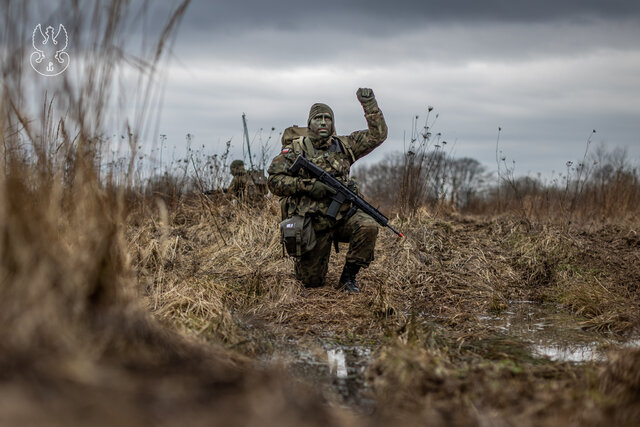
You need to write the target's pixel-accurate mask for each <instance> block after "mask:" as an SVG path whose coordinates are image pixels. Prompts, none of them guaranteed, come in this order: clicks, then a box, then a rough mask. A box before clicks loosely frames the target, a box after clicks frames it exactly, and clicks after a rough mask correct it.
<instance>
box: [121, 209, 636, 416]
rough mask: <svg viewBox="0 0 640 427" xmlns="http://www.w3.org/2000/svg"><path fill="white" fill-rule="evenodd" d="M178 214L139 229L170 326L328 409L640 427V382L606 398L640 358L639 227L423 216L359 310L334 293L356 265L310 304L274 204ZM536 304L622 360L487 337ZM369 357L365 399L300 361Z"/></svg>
mask: <svg viewBox="0 0 640 427" xmlns="http://www.w3.org/2000/svg"><path fill="white" fill-rule="evenodd" d="M207 203H208V202H207ZM163 206H164V205H163V204H162V203H160V204H159V205H156V206H150V207H149V211H147V212H146V213H145V214H144V215H142V216H140V217H137V216H135V215H134V216H133V217H132V218H136V219H135V221H133V222H135V225H130V226H129V228H128V236H129V239H128V240H129V245H130V246H129V247H130V251H131V253H132V254H133V259H134V260H135V262H134V264H135V265H137V268H136V270H137V272H138V280H139V285H138V286H139V287H140V289H141V290H144V291H143V297H144V300H145V301H146V303H147V306H148V308H149V309H150V310H151V311H152V312H153V314H154V316H155V317H157V318H159V319H160V320H162V321H163V322H164V323H165V324H167V325H170V327H171V328H173V329H175V330H178V331H180V332H181V333H183V334H187V335H189V336H192V337H193V338H194V339H196V340H198V341H201V342H206V343H215V344H216V345H220V346H223V347H225V348H226V349H229V350H231V351H233V352H234V353H237V354H241V355H242V356H244V357H246V358H247V359H248V360H251V361H253V363H257V364H258V365H261V366H271V365H272V364H273V363H275V362H273V361H277V363H282V364H284V368H285V372H287V373H286V375H292V373H293V375H295V376H296V377H298V378H301V380H302V381H303V382H306V383H307V384H309V383H310V384H309V385H311V387H314V388H316V389H318V386H319V389H320V391H321V395H322V401H325V402H328V403H330V407H336V406H337V407H340V408H344V407H346V408H348V409H349V410H350V411H354V412H355V413H356V414H359V416H360V417H361V419H362V421H363V422H365V423H375V422H384V421H387V420H389V419H391V420H396V421H398V420H402V422H406V423H416V425H421V424H422V423H424V422H429V423H434V424H442V425H450V424H456V425H467V424H472V425H473V424H479V425H484V424H486V423H490V424H496V423H497V424H499V425H502V424H505V425H539V424H541V423H543V424H550V425H561V424H567V423H569V424H571V423H573V424H576V425H578V424H580V425H583V424H592V425H598V424H600V423H602V422H604V420H607V419H610V417H611V416H612V415H611V414H615V417H618V418H617V420H618V421H620V422H622V423H625V422H632V420H633V419H634V418H633V416H635V415H637V411H638V406H637V405H635V404H634V403H631V402H632V401H633V397H632V396H633V395H634V393H636V392H637V385H638V384H637V378H635V379H634V378H632V377H633V375H634V374H632V373H631V372H628V374H629V375H631V377H628V378H624V379H623V378H621V377H616V378H617V380H619V381H622V382H623V383H624V384H625V385H622V384H616V386H614V388H615V387H617V388H616V389H617V390H618V393H619V396H618V395H616V396H617V397H616V396H614V395H612V394H610V393H608V392H605V390H608V389H612V386H611V385H607V383H608V382H609V381H610V380H609V378H611V375H612V374H611V372H612V370H616V369H618V368H616V367H615V366H616V365H615V364H616V363H618V364H620V363H637V362H633V361H634V360H636V361H637V359H638V357H640V352H639V351H638V350H637V349H628V348H625V347H624V346H623V345H621V344H618V343H622V342H624V341H625V339H627V338H628V337H629V336H631V335H632V334H633V333H634V331H637V327H638V322H639V321H640V315H639V314H638V313H640V311H639V307H638V305H639V303H640V295H639V294H638V292H640V291H639V290H638V287H637V284H638V283H639V281H638V279H639V274H640V270H639V269H638V267H637V261H638V238H637V235H636V230H637V228H636V227H637V226H636V225H634V224H620V225H617V226H602V227H595V228H594V227H586V226H585V227H584V228H581V227H578V226H574V227H573V228H570V229H567V228H565V227H559V226H557V227H554V226H553V225H549V224H545V225H536V224H531V223H530V222H528V221H523V220H520V219H518V218H509V217H494V218H481V217H471V216H462V215H458V214H447V215H440V216H434V215H433V214H430V213H429V212H428V211H426V210H422V211H419V212H418V213H417V214H416V215H415V216H414V217H412V218H410V219H406V220H404V221H401V220H400V219H396V221H397V223H396V224H395V225H397V227H399V228H401V229H402V230H403V232H404V233H405V235H406V236H407V237H406V239H404V240H398V239H397V238H396V237H395V236H394V235H393V234H392V233H385V232H382V233H381V234H380V239H379V246H378V249H377V252H376V260H375V262H374V263H373V264H372V265H371V267H370V268H369V269H367V270H364V271H363V272H362V273H361V281H360V283H361V285H362V292H361V293H360V294H357V295H351V294H346V293H344V292H341V291H339V290H336V289H334V288H333V287H332V286H331V284H332V283H333V284H335V283H337V279H338V276H339V271H340V269H341V266H342V263H343V258H342V257H343V256H344V255H343V252H344V251H341V253H340V254H338V255H336V254H334V255H333V258H332V262H331V265H330V270H329V276H328V283H329V285H327V286H325V287H323V288H320V289H308V290H307V289H304V288H303V287H301V286H300V284H298V283H297V282H296V281H295V279H294V277H293V273H292V262H291V260H290V259H288V258H285V257H283V256H282V248H281V246H280V244H279V241H278V232H277V227H276V225H277V223H278V214H279V213H277V204H276V203H275V201H273V200H269V201H268V202H267V203H266V205H265V206H264V207H263V208H260V209H255V208H251V207H249V206H242V205H239V204H233V203H229V202H225V201H219V202H215V203H212V206H211V208H210V209H204V208H203V206H202V201H201V200H199V199H193V200H185V202H184V203H183V204H180V205H178V207H177V209H175V210H174V211H171V212H169V211H167V210H166V208H164V207H163ZM211 212H214V213H215V214H216V221H218V225H217V226H216V225H214V221H213V220H214V218H212V217H211ZM522 301H526V303H527V304H531V305H533V306H536V307H544V310H546V311H548V312H549V313H552V314H557V315H562V316H563V317H562V319H563V320H562V322H566V323H560V322H558V323H556V324H554V325H552V326H553V327H554V328H557V329H559V330H562V329H563V328H567V329H572V328H578V329H581V330H584V331H588V332H589V333H591V334H592V335H591V336H592V338H593V339H597V340H600V341H601V344H600V346H601V347H603V349H602V353H603V354H604V353H606V352H607V351H609V352H611V355H610V356H609V358H608V359H600V360H587V361H585V362H584V363H579V364H574V363H569V362H566V361H563V360H557V361H556V360H550V359H548V358H545V357H542V356H539V355H535V354H533V353H532V350H531V342H530V338H531V337H530V336H527V335H526V334H524V335H521V334H518V333H517V332H515V331H509V330H506V331H501V330H496V329H493V328H490V327H487V324H486V323H483V321H482V319H483V318H485V317H487V316H494V317H496V318H500V316H503V315H504V313H508V312H509V311H510V310H512V309H513V307H514V306H517V305H518V303H519V302H522ZM567 339H568V338H567ZM560 340H562V337H561V338H560ZM567 344H570V343H567ZM354 347H357V348H361V349H367V350H368V352H367V356H365V357H364V358H363V360H360V361H359V362H361V364H362V365H363V369H364V370H363V372H362V374H361V377H358V374H354V378H352V380H353V381H352V382H353V384H341V383H340V382H339V381H338V380H336V379H335V378H334V379H331V377H330V376H327V375H326V373H325V374H324V375H321V374H318V373H317V372H316V373H314V372H307V371H305V370H304V369H299V365H300V360H296V357H297V358H298V359H301V358H302V357H301V356H300V355H301V354H305V353H311V354H314V356H315V358H314V360H319V361H321V362H323V361H324V363H328V362H327V356H326V349H327V348H354ZM604 347H607V349H606V350H604ZM283 354H288V355H289V356H290V357H289V359H287V358H283V357H282V355H283ZM291 354H293V356H291ZM283 360H285V361H283ZM603 360H609V362H604V361H603ZM269 361H271V362H269ZM357 362H358V361H355V363H357ZM349 387H351V388H354V387H355V388H356V390H355V391H354V390H348V389H349ZM345 389H347V390H346V391H345ZM634 390H635V391H634ZM625 393H628V394H629V395H626V394H625ZM623 395H624V396H623ZM363 396H364V397H363ZM363 401H364V402H366V404H364V403H363ZM623 401H624V403H623ZM372 411H373V412H372Z"/></svg>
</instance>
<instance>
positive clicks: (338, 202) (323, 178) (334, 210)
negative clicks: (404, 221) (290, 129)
mask: <svg viewBox="0 0 640 427" xmlns="http://www.w3.org/2000/svg"><path fill="white" fill-rule="evenodd" d="M301 168H304V169H305V170H306V171H307V172H309V173H310V174H311V175H313V177H314V178H316V179H317V180H318V181H320V182H322V183H323V184H326V185H328V186H329V187H331V188H332V189H333V190H334V191H335V192H336V194H335V195H333V196H331V204H330V205H329V209H327V216H329V217H331V218H335V217H336V215H338V210H340V207H341V206H342V205H343V204H344V203H347V202H349V203H351V206H352V208H357V209H360V210H361V211H362V212H364V213H366V214H367V215H369V216H370V217H371V218H373V219H374V220H375V221H376V222H377V223H378V224H380V225H381V226H383V227H389V228H390V229H391V231H393V232H394V233H396V234H397V235H398V236H399V237H404V236H403V235H402V233H400V232H399V231H398V230H396V229H395V228H393V227H392V226H391V225H389V219H388V218H387V217H386V216H384V215H382V213H380V211H379V210H378V209H376V208H374V207H373V206H371V205H370V204H369V203H367V201H366V200H364V199H363V198H361V197H360V196H358V195H357V194H356V193H354V192H353V191H351V190H350V189H349V187H347V186H346V185H344V184H343V183H341V182H340V181H338V180H337V179H335V178H334V177H333V176H331V175H330V174H329V173H328V172H327V171H325V170H323V169H322V168H320V167H318V166H316V165H315V164H313V163H311V162H310V161H309V160H307V159H306V158H304V157H303V156H298V158H297V159H296V161H295V162H294V163H293V165H291V167H290V168H289V172H291V173H294V174H295V173H298V171H299V170H300V169H301Z"/></svg>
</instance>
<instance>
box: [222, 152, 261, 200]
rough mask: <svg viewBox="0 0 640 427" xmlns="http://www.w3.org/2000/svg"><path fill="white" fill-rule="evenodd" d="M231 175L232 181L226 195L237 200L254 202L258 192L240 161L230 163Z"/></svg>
mask: <svg viewBox="0 0 640 427" xmlns="http://www.w3.org/2000/svg"><path fill="white" fill-rule="evenodd" d="M230 169H231V175H233V180H232V181H231V184H230V185H229V188H228V189H227V193H228V194H231V195H232V196H234V197H236V198H237V199H239V200H247V201H256V199H257V198H258V197H259V195H260V194H259V191H258V190H257V188H256V185H255V183H254V182H253V179H251V175H250V174H249V172H247V171H246V170H245V168H244V162H243V161H242V160H234V161H233V162H231V166H230Z"/></svg>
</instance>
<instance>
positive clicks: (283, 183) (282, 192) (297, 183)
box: [267, 147, 312, 197]
mask: <svg viewBox="0 0 640 427" xmlns="http://www.w3.org/2000/svg"><path fill="white" fill-rule="evenodd" d="M296 157H297V156H296V154H295V153H294V152H293V150H292V149H291V148H289V147H284V148H283V149H282V152H281V153H280V154H278V155H277V156H276V157H275V158H274V159H273V161H272V162H271V165H270V166H269V169H267V172H268V173H269V180H268V181H267V185H268V186H269V190H271V192H272V193H273V194H275V195H276V196H280V197H286V196H293V195H294V194H296V193H299V192H301V191H309V189H310V187H311V186H312V182H311V181H312V180H311V179H304V178H300V177H299V176H294V175H292V174H291V173H290V172H289V167H291V165H292V164H293V162H294V161H295V158H296Z"/></svg>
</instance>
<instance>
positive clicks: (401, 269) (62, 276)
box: [0, 0, 640, 426]
mask: <svg viewBox="0 0 640 427" xmlns="http://www.w3.org/2000/svg"><path fill="white" fill-rule="evenodd" d="M25 4H27V3H19V2H12V1H8V0H5V1H4V2H3V6H5V9H4V10H7V11H8V13H7V17H8V18H7V20H6V22H5V24H6V25H5V26H4V28H3V30H4V31H5V34H7V35H9V36H11V37H18V36H16V35H21V34H23V33H24V31H23V30H24V28H22V27H20V26H21V25H22V26H24V25H25V24H24V18H25V17H26V14H21V12H22V11H24V10H26V9H22V8H23V7H26V6H24V5H25ZM69 6H70V9H69V10H72V11H74V15H73V16H75V19H77V20H78V25H80V21H82V18H83V17H85V13H86V11H84V10H80V7H79V6H78V5H77V4H75V3H74V2H70V4H69ZM101 6H104V7H106V8H107V9H106V10H108V11H109V12H110V13H108V14H106V15H105V14H102V13H98V12H99V10H103V9H98V8H99V7H101ZM128 6H130V5H129V3H127V2H119V1H114V2H111V3H108V4H106V5H104V4H102V5H98V6H96V7H97V9H96V11H95V12H96V13H93V14H92V15H91V16H93V17H94V18H93V19H94V20H95V21H89V22H92V23H93V24H96V25H95V28H100V29H102V30H103V31H102V32H100V31H98V32H97V33H96V34H97V39H96V40H92V41H90V42H91V46H92V47H95V48H97V49H98V50H100V49H102V51H103V52H104V53H105V55H107V56H108V57H109V58H110V59H113V60H114V61H115V63H116V64H117V63H120V64H122V63H123V62H126V63H134V64H136V66H137V67H139V69H140V70H141V73H142V76H143V77H142V81H143V83H145V82H146V83H149V85H150V86H149V87H152V85H151V80H152V77H153V72H154V70H157V69H158V68H157V67H158V64H159V62H158V61H159V60H160V58H161V56H162V55H161V53H162V51H163V48H164V47H166V46H167V43H168V44H170V42H171V40H172V38H171V35H172V34H173V33H174V30H175V26H176V25H177V23H178V22H179V20H180V17H181V14H182V13H183V12H184V7H186V3H185V4H183V5H182V6H180V7H179V8H178V9H177V10H176V11H175V13H174V14H173V15H171V17H170V18H169V19H168V21H167V24H166V27H165V28H164V29H163V30H162V31H161V33H160V34H159V35H158V37H159V39H158V42H157V45H155V47H154V49H151V50H150V51H152V52H154V55H155V56H153V57H152V58H145V60H141V58H136V57H132V56H127V54H126V50H123V48H124V47H125V46H114V43H116V42H117V40H115V39H114V38H113V35H114V34H115V33H116V32H117V30H118V29H119V28H120V24H121V23H122V21H121V19H124V18H126V17H127V16H131V15H132V13H130V12H131V11H130V10H129V9H127V7H128ZM10 17H14V18H16V19H9V18H10ZM20 17H22V18H23V19H22V20H21V19H17V18H20ZM11 37H8V38H7V39H10V38H11ZM9 41H11V40H9ZM17 45H19V43H18V44H17ZM121 48H122V49H121ZM80 50H81V49H79V51H80ZM0 53H1V54H2V55H4V56H3V57H2V59H3V61H2V62H0V64H1V65H0V67H1V70H2V76H3V79H4V80H3V85H2V86H0V129H1V130H2V134H1V137H2V145H1V154H2V163H1V164H0V297H1V298H0V372H1V374H0V424H2V425H65V426H69V425H71V426H73V425H123V426H138V425H168V426H169V425H185V424H188V425H195V426H198V425H203V426H204V425H278V426H281V425H284V426H287V425H296V426H299V425H302V426H305V425H309V426H311V425H323V426H325V425H335V426H340V425H387V424H389V423H391V422H393V423H396V424H398V423H403V424H406V425H424V424H435V425H487V424H497V425H540V424H545V425H567V424H569V425H602V424H604V423H606V422H611V421H613V422H616V423H619V424H633V422H634V421H635V420H637V418H638V405H637V401H638V375H637V372H638V371H639V369H638V363H639V360H640V358H639V353H638V351H637V349H633V348H625V347H624V345H623V344H622V343H621V342H622V341H623V340H624V339H625V338H627V337H629V336H633V333H637V328H638V323H639V321H640V317H639V316H640V314H639V313H640V307H639V305H640V298H639V295H638V293H639V292H640V289H639V288H638V283H640V270H639V268H638V265H639V264H638V261H639V260H638V245H639V239H638V236H637V221H636V222H634V221H626V220H623V219H620V218H618V220H617V221H616V222H615V223H613V224H612V223H605V222H593V221H592V219H593V218H591V219H590V220H589V221H590V222H586V221H585V222H584V223H578V222H576V221H573V222H572V223H571V224H569V223H568V222H567V221H562V222H559V223H553V222H552V221H548V220H545V221H539V220H536V217H535V216H532V215H513V216H506V215H501V216H499V215H492V216H489V217H482V216H469V215H460V214H457V213H455V210H453V209H441V208H443V206H444V205H443V204H441V205H438V206H439V209H437V212H439V213H437V214H436V213H434V210H429V209H425V208H424V207H423V206H422V205H421V204H417V205H416V206H413V207H414V208H415V209H412V210H411V209H410V210H409V211H407V212H405V216H404V217H402V218H400V217H397V218H395V219H394V220H393V222H394V225H395V226H396V227H397V228H399V229H401V230H402V231H403V232H404V234H405V235H406V236H407V237H406V239H403V240H398V239H397V238H396V237H395V236H394V235H392V234H391V233H387V232H385V231H382V232H381V233H380V238H379V244H378V248H377V252H376V260H375V262H374V263H373V264H372V265H371V267H370V268H368V269H366V270H364V271H363V272H362V273H361V274H360V276H359V280H360V284H361V288H362V292H361V293H360V294H356V295H350V294H345V293H344V292H340V291H338V290H336V289H334V288H333V287H332V286H331V285H332V284H335V283H337V281H338V276H339V272H340V269H341V267H342V264H343V260H344V255H345V254H344V252H345V251H346V247H344V246H343V248H342V249H345V250H343V251H341V253H340V254H338V255H333V259H332V262H331V265H330V269H329V277H328V282H329V285H328V286H325V287H323V288H320V289H310V290H306V289H304V288H302V287H301V286H300V284H299V283H297V282H296V281H295V280H294V278H293V274H292V268H293V265H292V261H291V260H290V259H287V258H285V257H283V256H282V247H281V246H280V243H279V236H278V231H277V226H276V225H277V222H278V216H279V214H278V212H279V209H278V205H277V201H276V200H273V199H268V200H267V201H266V202H265V203H264V204H263V205H261V206H257V207H256V206H244V205H242V204H241V203H237V202H235V203H234V202H233V201H231V200H228V199H227V198H225V197H223V196H221V195H220V194H213V195H210V196H204V195H203V194H184V193H182V192H181V191H174V190H176V188H177V187H176V186H177V184H175V183H173V184H172V180H171V179H167V180H166V181H162V182H161V183H158V182H156V183H155V184H154V185H156V187H153V188H154V189H155V190H154V191H159V190H160V189H161V188H164V189H165V190H167V191H165V192H164V194H161V195H157V194H155V193H153V191H151V190H150V191H142V190H144V188H143V189H142V190H141V189H140V188H139V187H136V185H134V181H135V179H134V178H135V177H134V175H135V174H134V173H133V172H132V171H133V170H134V169H135V168H133V166H131V165H133V163H134V162H135V150H136V146H137V142H138V138H139V135H138V134H137V131H139V130H140V129H141V128H143V127H144V125H145V123H146V119H148V115H147V113H148V111H141V112H138V113H137V114H136V122H135V123H134V124H128V123H127V125H126V126H125V128H126V131H125V134H123V140H124V141H125V143H126V145H127V146H128V147H129V148H130V150H131V152H130V153H129V155H130V156H131V157H130V158H129V159H130V162H129V165H130V166H131V168H128V169H127V168H126V167H125V168H124V169H123V170H120V169H118V168H119V167H120V166H122V165H120V166H117V167H116V166H114V164H111V166H109V167H107V169H106V170H105V169H103V168H102V166H101V165H102V164H101V163H100V162H97V161H96V160H97V159H98V158H100V153H101V151H100V144H101V142H100V141H101V138H102V137H101V135H103V134H104V129H105V121H106V116H107V114H106V113H107V112H108V111H109V110H110V109H109V108H108V106H107V105H106V104H105V103H104V99H103V97H102V95H104V94H105V93H108V92H109V89H110V88H113V82H112V80H111V78H110V77H109V76H110V75H111V72H112V71H113V70H114V68H113V67H115V64H114V63H112V62H109V63H108V64H106V65H105V64H102V63H101V62H99V61H98V62H90V63H88V64H89V66H88V70H87V73H88V74H87V75H85V76H84V78H82V79H80V81H79V82H71V81H69V80H65V81H64V82H63V84H62V86H61V87H58V88H57V89H56V88H54V89H55V90H54V91H53V92H54V94H55V96H54V97H53V98H51V97H48V96H47V97H46V98H45V99H48V100H49V101H48V102H45V103H44V108H42V109H41V108H40V106H38V111H40V110H42V111H43V113H42V115H41V116H35V118H34V116H33V114H32V110H30V109H29V108H28V107H29V106H28V105H27V106H25V102H24V95H25V93H26V92H25V87H24V86H25V82H24V81H23V80H21V78H20V77H17V76H20V75H22V73H21V72H22V70H21V68H20V67H21V66H22V65H20V62H19V61H18V62H16V58H17V57H20V55H14V53H15V52H6V51H0ZM103 67H106V68H103ZM145 79H148V80H145ZM74 85H78V86H77V88H78V89H79V90H78V91H77V92H75V91H74V90H71V89H72V88H76V86H74ZM140 87H143V88H147V86H146V84H142V85H141V86H140ZM149 90H150V89H149ZM149 90H147V89H145V90H144V91H143V92H144V93H142V94H140V97H141V99H142V100H145V99H149V98H148V97H149V96H152V95H150V94H149V93H150V92H149ZM142 105H145V103H144V102H143V103H142ZM134 125H135V126H134ZM194 163H195V162H194ZM97 165H100V166H97ZM421 170H422V169H421ZM123 171H124V172H123ZM121 172H122V173H121ZM612 176H615V174H614V175H612ZM629 180H630V181H629ZM629 180H627V181H629V182H631V183H633V179H631V178H629ZM627 181H625V182H627ZM181 185H182V184H181ZM172 186H173V187H176V188H173V187H172ZM622 187H624V188H625V189H626V190H624V191H627V190H629V189H630V188H632V187H628V186H621V188H622ZM603 188H604V187H603ZM598 194H600V193H598ZM628 194H629V195H630V196H629V198H628V199H627V200H628V203H627V204H625V209H632V208H633V207H634V206H635V205H634V203H635V199H634V197H635V196H633V194H635V193H633V192H628ZM608 203H609V202H608ZM610 203H615V202H614V201H610ZM576 206H581V205H579V204H576ZM607 206H609V205H607ZM515 211H517V210H515ZM445 212H446V213H445ZM511 212H514V210H511ZM576 217H579V215H576ZM518 301H520V302H521V301H527V303H528V304H532V305H535V306H536V307H551V308H550V310H552V311H553V312H557V313H562V314H563V315H564V316H565V317H564V319H569V320H568V323H572V324H575V325H578V326H579V327H581V328H582V329H585V330H588V331H589V333H591V334H592V335H590V336H592V337H596V338H598V339H601V340H602V341H603V342H606V348H607V349H608V350H609V351H610V352H611V355H610V356H609V358H608V359H606V360H592V361H588V362H586V363H582V364H573V363H568V362H561V361H553V360H549V359H548V358H544V357H540V356H537V355H535V354H534V353H533V352H532V343H531V342H529V341H527V339H526V337H524V336H520V335H518V334H515V333H511V332H510V331H509V330H508V329H506V330H500V329H496V328H490V327H487V324H486V323H483V322H484V320H483V318H486V317H489V318H492V319H493V318H500V316H503V315H505V313H508V312H509V310H511V309H512V308H513V306H514V305H515V304H519V303H518ZM556 326H557V327H558V329H562V328H563V327H565V326H567V327H568V326H569V325H564V324H557V325H556ZM326 346H332V347H340V346H353V347H355V348H360V349H365V350H366V352H364V353H362V354H364V356H362V360H360V362H361V364H362V365H367V366H366V369H365V370H364V372H358V373H356V374H353V375H352V376H354V377H357V378H356V379H358V380H359V382H358V381H356V382H352V383H350V384H356V386H357V387H356V388H357V389H356V390H355V391H354V390H349V392H350V393H351V392H355V393H359V394H361V395H362V396H364V397H365V398H367V399H369V400H370V401H371V402H372V403H371V405H370V406H366V405H362V404H360V403H353V401H350V400H349V399H348V396H347V397H346V398H345V397H344V396H339V393H337V392H336V382H335V381H334V380H333V379H331V377H328V376H327V375H325V376H324V377H322V378H319V377H318V374H317V370H318V368H317V365H322V366H325V365H326V363H325V362H326V360H324V359H322V358H323V357H325V358H326ZM287 351H288V352H292V351H293V352H294V354H295V352H297V355H298V356H302V355H303V353H304V355H305V357H307V358H311V359H313V362H314V363H315V365H316V368H313V367H311V368H310V366H311V364H310V363H309V364H308V365H309V366H302V367H301V368H300V369H298V370H294V369H292V366H293V365H295V363H294V362H295V361H294V362H291V361H290V360H287V359H286V358H285V357H283V354H286V352H287ZM300 358H302V357H300ZM317 360H321V362H317ZM313 369H316V371H313ZM320 369H321V368H320ZM294 372H295V375H294ZM327 378H328V379H327ZM365 380H366V381H365ZM345 381H353V378H351V379H347V380H345ZM338 386H340V384H339V383H338ZM342 386H344V384H342ZM343 388H344V387H343ZM367 408H373V410H368V409H367Z"/></svg>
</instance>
